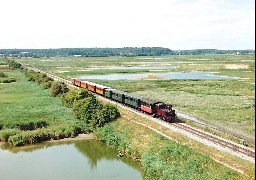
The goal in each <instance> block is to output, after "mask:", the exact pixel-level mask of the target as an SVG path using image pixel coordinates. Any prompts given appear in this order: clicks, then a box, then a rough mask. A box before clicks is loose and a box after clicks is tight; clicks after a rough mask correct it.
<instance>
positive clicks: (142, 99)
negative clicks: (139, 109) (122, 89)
mask: <svg viewBox="0 0 256 180" xmlns="http://www.w3.org/2000/svg"><path fill="white" fill-rule="evenodd" d="M141 101H143V102H145V103H147V104H156V103H160V101H156V100H154V99H149V98H141Z"/></svg>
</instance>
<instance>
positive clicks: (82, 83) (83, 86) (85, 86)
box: [81, 81, 88, 89]
mask: <svg viewBox="0 0 256 180" xmlns="http://www.w3.org/2000/svg"><path fill="white" fill-rule="evenodd" d="M87 82H88V81H81V88H84V89H88V88H87Z"/></svg>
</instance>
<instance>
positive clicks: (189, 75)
mask: <svg viewBox="0 0 256 180" xmlns="http://www.w3.org/2000/svg"><path fill="white" fill-rule="evenodd" d="M216 74H217V72H168V73H137V74H109V75H93V76H81V77H80V79H84V80H86V79H102V80H122V79H123V80H124V79H138V78H144V77H147V76H151V75H153V76H159V77H162V78H166V79H242V78H239V77H233V76H221V75H216Z"/></svg>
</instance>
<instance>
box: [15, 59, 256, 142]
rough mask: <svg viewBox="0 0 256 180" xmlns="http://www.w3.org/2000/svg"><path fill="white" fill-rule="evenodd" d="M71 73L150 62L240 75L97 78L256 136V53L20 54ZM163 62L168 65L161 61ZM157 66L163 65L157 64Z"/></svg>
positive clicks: (33, 62) (185, 69) (51, 68)
mask: <svg viewBox="0 0 256 180" xmlns="http://www.w3.org/2000/svg"><path fill="white" fill-rule="evenodd" d="M19 61H20V62H25V63H29V64H31V65H34V66H36V67H40V68H43V69H46V70H49V71H52V72H56V73H58V72H59V70H66V71H69V72H62V73H61V72H59V74H61V75H63V76H67V77H79V76H82V75H98V74H101V75H104V74H112V73H138V72H147V70H122V71H120V70H96V71H81V70H84V69H85V68H87V67H104V66H121V65H122V66H137V65H149V66H152V64H149V63H148V64H147V63H145V62H159V65H161V66H162V65H163V64H164V65H169V66H180V68H178V69H172V70H170V71H171V72H190V71H211V72H219V74H218V75H227V76H236V77H242V78H245V79H235V80H158V81H156V80H151V81H146V80H138V81H134V80H116V81H107V80H93V81H94V82H96V83H99V84H103V85H106V86H109V87H112V88H116V89H120V90H125V91H128V92H132V93H134V94H137V95H141V96H144V97H149V98H154V99H157V100H160V101H164V102H167V103H171V104H173V107H174V109H176V110H177V111H178V112H180V113H184V114H188V115H191V116H194V117H196V118H198V119H200V120H202V121H205V122H207V123H210V124H212V125H216V126H220V127H222V128H224V129H227V130H232V131H234V129H235V131H236V132H237V133H239V134H241V135H245V136H246V137H249V138H252V139H255V136H254V133H255V122H254V118H255V110H254V108H255V95H254V93H255V62H254V61H255V57H254V55H184V56H178V55H175V56H151V57H84V58H83V57H79V58H74V57H71V58H50V59H43V58H42V59H26V58H23V59H20V60H19ZM161 63H162V64H161ZM154 65H157V64H154ZM226 65H244V66H248V68H247V69H227V68H226Z"/></svg>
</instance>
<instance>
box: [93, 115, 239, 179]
mask: <svg viewBox="0 0 256 180" xmlns="http://www.w3.org/2000/svg"><path fill="white" fill-rule="evenodd" d="M97 135H98V136H99V139H100V140H101V141H103V142H105V143H107V144H108V145H110V146H112V147H114V148H116V149H119V151H121V152H122V153H123V154H125V155H127V156H130V157H132V158H133V159H135V160H139V161H141V163H142V166H143V168H144V171H145V172H146V174H145V179H242V176H241V175H239V174H238V173H236V172H235V171H233V170H230V169H228V168H226V167H225V166H223V165H221V164H219V163H217V162H215V161H213V160H212V159H211V158H210V157H209V156H207V155H203V154H201V153H198V152H197V151H195V150H193V149H191V148H189V147H188V146H185V145H181V144H179V143H177V142H175V141H172V140H169V139H166V138H164V137H162V136H160V135H158V134H156V133H154V132H152V131H151V130H148V129H147V128H144V127H141V126H140V125H135V124H134V123H132V122H129V121H127V120H124V119H123V118H121V119H120V120H118V121H116V122H113V123H111V124H108V125H106V126H104V127H103V128H101V129H99V130H98V131H97Z"/></svg>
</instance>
